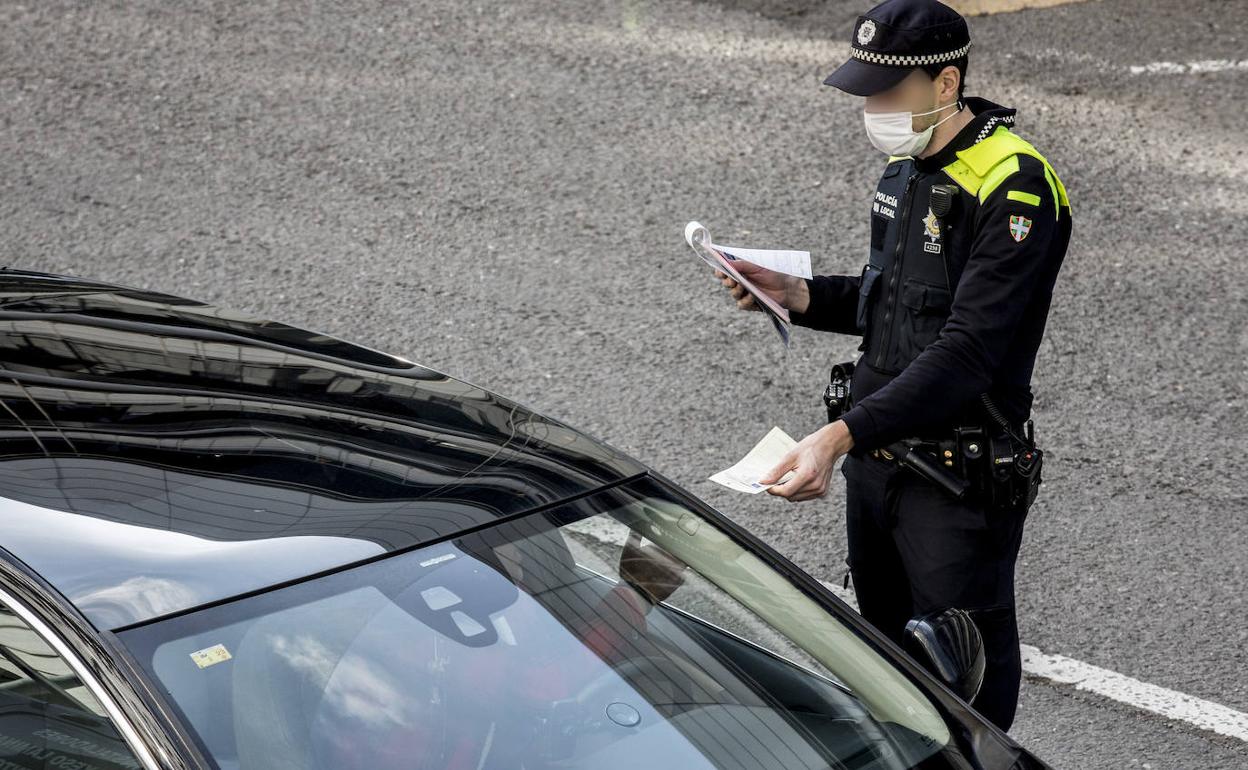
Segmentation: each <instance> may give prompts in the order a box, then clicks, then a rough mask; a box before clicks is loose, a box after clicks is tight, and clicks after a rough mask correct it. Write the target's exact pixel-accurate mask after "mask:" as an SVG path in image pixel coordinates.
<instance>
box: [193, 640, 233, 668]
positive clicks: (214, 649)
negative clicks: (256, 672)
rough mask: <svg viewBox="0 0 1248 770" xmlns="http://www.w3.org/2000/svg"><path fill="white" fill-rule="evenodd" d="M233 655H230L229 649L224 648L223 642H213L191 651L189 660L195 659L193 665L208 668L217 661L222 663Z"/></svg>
mask: <svg viewBox="0 0 1248 770" xmlns="http://www.w3.org/2000/svg"><path fill="white" fill-rule="evenodd" d="M232 657H234V656H232V655H230V651H229V650H227V649H225V645H224V644H214V645H212V646H211V647H205V648H204V649H202V650H196V651H195V652H192V653H191V660H193V661H195V665H197V666H199V667H200V668H208V667H209V666H215V665H217V664H218V663H224V662H225V661H227V660H229V659H230V658H232Z"/></svg>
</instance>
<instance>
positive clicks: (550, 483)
mask: <svg viewBox="0 0 1248 770" xmlns="http://www.w3.org/2000/svg"><path fill="white" fill-rule="evenodd" d="M0 405H2V406H3V409H2V411H0V498H3V499H0V544H3V546H4V548H5V549H6V550H8V551H9V553H10V554H11V555H12V556H13V557H15V558H16V559H17V560H20V561H21V562H24V563H25V565H27V566H28V567H29V568H30V569H31V570H33V571H35V572H37V573H39V574H40V575H41V576H42V577H43V578H44V579H45V580H47V581H48V582H49V583H51V584H52V585H53V586H54V587H55V588H57V589H58V590H60V591H61V593H63V594H64V595H65V596H66V597H67V598H69V600H70V601H72V602H73V603H75V604H76V605H77V606H78V607H79V608H80V609H81V610H82V611H83V612H84V614H86V616H87V617H88V618H89V619H90V620H91V621H92V622H93V623H95V624H96V625H97V626H99V627H105V628H116V627H119V626H124V625H129V624H133V623H136V622H141V621H144V620H147V619H150V618H153V617H157V616H162V615H166V614H169V613H172V612H177V611H180V610H184V609H187V608H189V607H193V606H197V605H200V604H203V603H206V602H210V601H214V600H218V599H222V598H225V597H228V596H234V595H237V594H241V593H245V592H249V591H254V590H258V589H262V588H265V587H268V586H271V585H273V584H276V583H279V582H282V581H288V580H292V579H296V578H300V577H304V576H307V575H310V574H314V573H317V572H320V571H325V570H328V569H332V568H336V567H339V566H341V565H344V564H348V563H352V562H356V561H359V560H361V559H367V558H371V557H375V556H378V555H382V554H386V553H389V552H393V551H396V550H400V549H405V548H409V547H412V546H415V545H418V544H421V543H426V542H429V541H432V540H436V539H440V538H444V537H448V536H450V535H453V534H456V533H459V532H463V531H465V530H468V529H472V528H475V527H479V526H483V525H487V524H489V523H492V522H494V521H497V520H498V519H499V518H501V517H507V516H512V515H517V514H520V513H523V512H526V511H531V510H533V509H535V508H538V507H541V506H544V505H547V504H551V503H554V502H557V501H559V500H564V499H567V498H569V497H573V496H576V495H580V494H583V493H585V492H588V491H590V490H593V489H597V488H600V487H602V486H604V485H606V484H610V483H613V482H616V481H619V480H621V479H624V478H628V477H630V476H635V475H637V474H638V473H643V472H645V468H644V466H642V465H640V464H639V463H637V462H636V461H635V460H632V459H630V458H629V457H627V456H626V455H624V454H622V453H621V452H619V451H618V450H616V449H614V448H612V447H610V446H609V445H607V444H605V443H602V442H600V441H597V440H595V439H593V438H591V437H589V436H586V435H585V434H583V433H581V432H579V431H576V430H574V429H572V428H570V427H568V426H567V425H565V424H563V423H561V422H558V421H557V420H553V419H550V418H547V417H544V416H541V415H539V414H536V413H535V412H533V411H531V410H529V409H526V408H524V407H522V406H520V405H519V404H517V403H515V402H513V401H509V400H507V399H505V398H502V397H500V396H498V395H497V394H494V393H492V392H490V391H488V390H485V389H483V388H480V387H477V386H475V385H472V384H469V383H467V382H464V381H462V380H458V379H455V378H453V377H449V376H447V375H445V374H443V373H441V372H438V371H435V370H433V369H430V368H427V367H424V366H420V365H417V364H414V363H411V362H409V361H406V360H403V359H401V358H398V357H395V356H391V355H387V354H385V353H381V352H378V351H375V350H371V349H368V348H364V347H360V346H357V345H353V344H351V343H348V342H344V341H342V340H340V339H337V338H334V337H331V336H327V335H324V334H318V333H315V332H311V331H307V330H304V329H298V328H294V327H291V326H286V325H284V324H278V323H273V322H270V321H265V320H262V319H256V318H251V317H248V316H245V315H241V314H238V313H233V312H230V311H227V310H223V309H221V308H218V307H213V306H210V305H206V304H203V303H200V302H195V301H191V300H187V299H182V298H179V297H174V296H169V295H164V294H155V293H151V292H146V291H140V290H135V289H128V288H124V287H120V286H114V285H110V284H105V283H99V282H94V281H87V280H82V279H78V278H70V277H65V276H55V275H48V274H41V273H28V272H17V271H9V270H4V271H0Z"/></svg>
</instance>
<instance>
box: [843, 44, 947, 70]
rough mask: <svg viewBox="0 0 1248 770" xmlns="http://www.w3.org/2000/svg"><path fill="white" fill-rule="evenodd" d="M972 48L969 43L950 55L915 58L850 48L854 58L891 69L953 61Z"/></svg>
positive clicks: (920, 55)
mask: <svg viewBox="0 0 1248 770" xmlns="http://www.w3.org/2000/svg"><path fill="white" fill-rule="evenodd" d="M970 48H971V44H970V43H967V44H966V45H964V46H962V47H961V48H959V49H958V50H956V51H949V52H948V53H925V54H917V55H914V56H897V55H894V54H888V53H879V52H876V51H868V50H866V49H864V48H857V47H855V46H850V49H849V52H850V54H851V55H852V56H854V58H857V59H862V60H863V61H865V62H871V63H872V64H884V65H887V66H890V67H918V66H920V65H923V64H939V63H940V62H942V61H952V60H954V59H957V58H958V57H960V56H965V55H966V52H967V51H969V50H970Z"/></svg>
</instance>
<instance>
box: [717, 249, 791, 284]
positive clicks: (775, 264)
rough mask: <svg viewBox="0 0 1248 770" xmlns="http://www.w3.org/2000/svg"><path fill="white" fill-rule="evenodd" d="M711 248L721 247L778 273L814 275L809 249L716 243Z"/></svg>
mask: <svg viewBox="0 0 1248 770" xmlns="http://www.w3.org/2000/svg"><path fill="white" fill-rule="evenodd" d="M711 248H714V249H719V250H720V251H722V252H723V253H725V254H730V255H732V256H734V257H736V258H737V259H744V260H745V261H746V262H753V263H754V264H756V265H758V266H759V267H765V268H767V269H768V270H775V271H776V272H777V273H787V274H788V275H796V276H797V277H798V278H811V277H812V276H811V272H810V252H809V251H790V250H787V249H743V248H741V247H740V246H718V245H716V244H711Z"/></svg>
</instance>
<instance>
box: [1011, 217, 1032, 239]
mask: <svg viewBox="0 0 1248 770" xmlns="http://www.w3.org/2000/svg"><path fill="white" fill-rule="evenodd" d="M1029 232H1031V220H1030V219H1028V218H1027V217H1024V216H1019V215H1017V214H1011V215H1010V237H1011V238H1013V239H1014V240H1016V241H1019V242H1022V240H1023V239H1024V238H1026V237H1027V233H1029Z"/></svg>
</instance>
